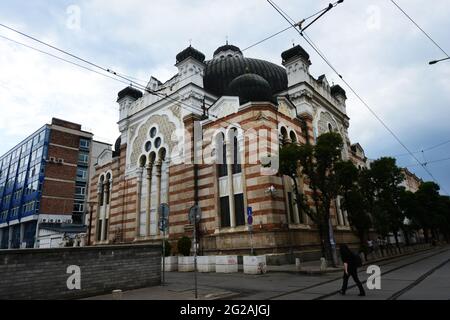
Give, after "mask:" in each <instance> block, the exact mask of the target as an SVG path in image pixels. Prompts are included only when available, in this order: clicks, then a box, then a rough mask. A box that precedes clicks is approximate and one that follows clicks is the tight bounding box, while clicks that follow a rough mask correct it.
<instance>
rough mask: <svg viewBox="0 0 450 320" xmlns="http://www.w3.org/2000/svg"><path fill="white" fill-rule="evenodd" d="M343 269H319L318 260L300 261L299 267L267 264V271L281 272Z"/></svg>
mask: <svg viewBox="0 0 450 320" xmlns="http://www.w3.org/2000/svg"><path fill="white" fill-rule="evenodd" d="M342 270H343V267H342V266H339V267H337V268H333V267H328V268H326V269H325V270H320V261H308V262H302V263H301V266H300V269H298V268H297V266H296V265H295V264H284V265H281V266H267V272H283V273H300V274H323V273H331V272H340V271H342Z"/></svg>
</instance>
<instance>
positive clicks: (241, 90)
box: [226, 73, 273, 104]
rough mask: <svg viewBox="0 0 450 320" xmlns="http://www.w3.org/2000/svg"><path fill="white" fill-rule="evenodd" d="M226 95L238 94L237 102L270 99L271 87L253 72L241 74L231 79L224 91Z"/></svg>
mask: <svg viewBox="0 0 450 320" xmlns="http://www.w3.org/2000/svg"><path fill="white" fill-rule="evenodd" d="M226 94H227V95H230V96H238V97H239V103H240V104H244V103H247V102H250V101H272V100H273V97H272V88H271V87H270V84H269V82H268V81H267V80H266V79H264V78H263V77H261V76H259V75H257V74H254V73H246V74H243V75H241V76H239V77H237V78H236V79H234V80H233V81H231V83H230V85H229V86H228V89H227V91H226Z"/></svg>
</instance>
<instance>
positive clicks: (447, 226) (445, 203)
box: [439, 196, 450, 243]
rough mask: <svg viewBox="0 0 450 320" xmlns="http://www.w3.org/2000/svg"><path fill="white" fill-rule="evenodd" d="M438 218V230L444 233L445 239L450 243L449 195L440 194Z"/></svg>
mask: <svg viewBox="0 0 450 320" xmlns="http://www.w3.org/2000/svg"><path fill="white" fill-rule="evenodd" d="M439 219H440V221H439V225H440V227H439V230H440V232H441V233H442V234H443V235H444V237H445V241H447V243H450V197H448V196H441V199H440V210H439Z"/></svg>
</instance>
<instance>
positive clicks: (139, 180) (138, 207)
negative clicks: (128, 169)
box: [135, 168, 143, 240]
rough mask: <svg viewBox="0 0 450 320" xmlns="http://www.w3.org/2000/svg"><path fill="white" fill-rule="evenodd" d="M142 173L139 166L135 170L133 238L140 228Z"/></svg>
mask: <svg viewBox="0 0 450 320" xmlns="http://www.w3.org/2000/svg"><path fill="white" fill-rule="evenodd" d="M142 173H143V169H142V168H139V169H138V170H137V187H136V188H137V189H136V194H137V196H136V230H135V240H138V239H139V236H140V228H141V192H142Z"/></svg>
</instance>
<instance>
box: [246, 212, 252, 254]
mask: <svg viewBox="0 0 450 320" xmlns="http://www.w3.org/2000/svg"><path fill="white" fill-rule="evenodd" d="M247 224H248V230H249V231H250V246H251V249H250V254H251V255H253V208H252V207H247Z"/></svg>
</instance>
